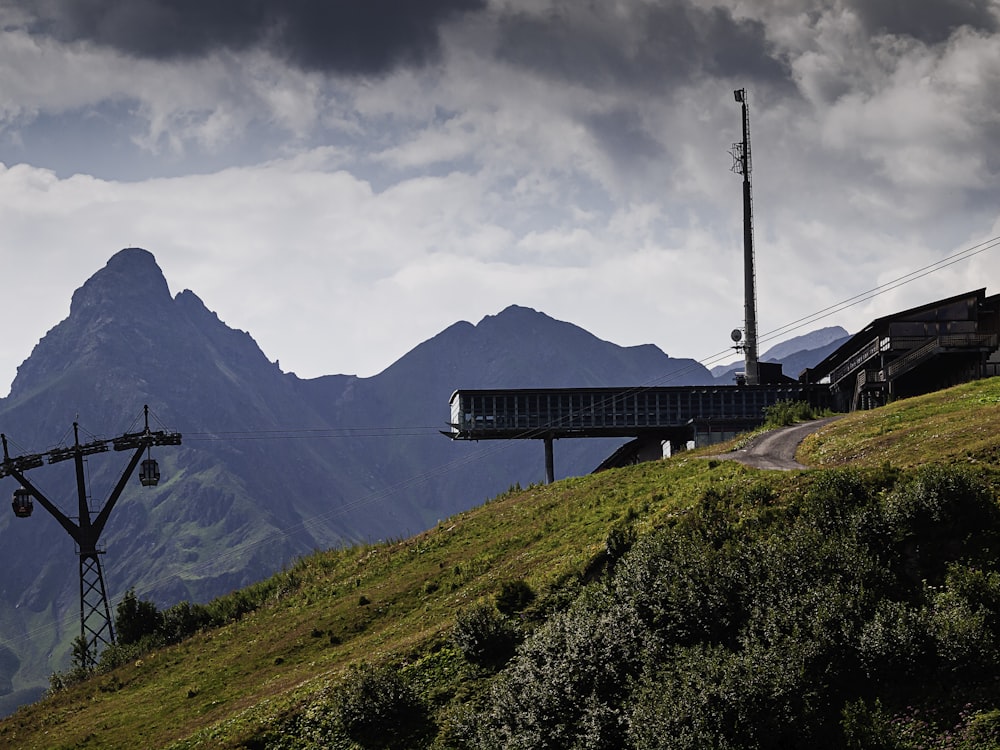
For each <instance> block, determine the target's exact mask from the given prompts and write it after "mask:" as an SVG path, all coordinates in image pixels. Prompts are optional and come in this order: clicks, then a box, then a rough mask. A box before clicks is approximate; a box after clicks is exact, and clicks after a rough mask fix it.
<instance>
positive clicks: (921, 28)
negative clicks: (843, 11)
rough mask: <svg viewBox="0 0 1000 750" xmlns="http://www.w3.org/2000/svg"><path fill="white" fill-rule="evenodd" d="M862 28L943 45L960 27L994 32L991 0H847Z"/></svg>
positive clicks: (995, 28) (995, 18)
mask: <svg viewBox="0 0 1000 750" xmlns="http://www.w3.org/2000/svg"><path fill="white" fill-rule="evenodd" d="M848 5H849V6H850V7H851V8H852V9H853V10H854V11H855V12H856V13H857V14H858V16H859V17H860V18H861V19H862V21H863V22H864V23H865V25H866V27H867V28H868V29H869V30H870V31H871V32H872V33H877V34H901V35H907V36H912V37H914V38H916V39H919V40H920V41H922V42H927V43H928V44H936V43H938V42H943V41H945V40H946V39H948V37H949V36H951V34H952V32H953V31H954V30H955V29H957V28H959V27H960V26H969V27H971V28H973V29H977V30H979V31H988V32H995V31H996V30H997V26H998V20H997V17H996V15H994V14H993V13H992V12H990V7H991V6H992V5H995V2H994V0H933V1H932V2H914V0H848Z"/></svg>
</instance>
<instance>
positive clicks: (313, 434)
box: [0, 236, 1000, 644]
mask: <svg viewBox="0 0 1000 750" xmlns="http://www.w3.org/2000/svg"><path fill="white" fill-rule="evenodd" d="M997 246H1000V236H998V237H993V238H990V239H989V240H985V241H983V242H981V243H979V244H977V245H974V246H972V247H970V248H967V249H965V250H962V251H959V252H957V253H953V254H951V255H949V256H946V257H945V258H942V259H941V260H939V261H937V262H935V263H931V264H929V265H927V266H924V267H922V268H919V269H916V270H914V271H911V272H909V273H906V274H903V275H902V276H899V277H897V278H895V279H893V280H891V281H888V282H885V283H884V284H880V285H879V286H876V287H873V288H872V289H869V290H867V291H864V292H861V293H859V294H856V295H854V296H852V297H849V298H847V299H846V300H842V301H841V302H838V303H836V304H834V305H830V306H828V307H826V308H823V309H822V310H818V311H816V312H814V313H812V314H810V315H806V316H803V317H802V318H798V319H797V320H794V321H791V322H790V323H786V324H785V325H782V326H779V327H778V328H775V329H773V330H771V331H768V332H767V333H766V334H764V335H762V336H761V337H760V338H759V341H761V342H764V341H769V340H772V339H773V338H776V337H778V336H780V335H783V334H785V333H789V332H792V331H795V330H798V329H800V328H803V327H805V326H807V325H811V324H812V323H815V322H816V321H818V320H822V319H824V318H827V317H830V316H832V315H835V314H836V313H839V312H843V311H844V310H847V309H849V308H851V307H853V306H855V305H858V304H861V303H863V302H867V301H869V300H871V299H873V298H875V297H877V296H880V295H881V294H885V293H886V292H889V291H892V290H895V289H898V288H899V287H901V286H904V285H906V284H909V283H911V282H913V281H916V280H918V279H921V278H924V277H926V276H928V275H930V274H932V273H936V272H938V271H940V270H942V269H944V268H947V267H949V266H951V265H954V264H956V263H960V262H962V261H965V260H968V259H970V258H972V257H974V256H976V255H979V254H980V253H983V252H986V251H987V250H991V249H994V248H996V247H997ZM729 357H732V352H731V351H730V349H729V348H727V349H724V350H721V351H719V352H716V353H714V354H710V355H708V356H706V357H702V358H701V359H699V360H696V361H694V362H692V364H690V365H687V366H685V367H682V368H679V369H677V370H672V371H671V372H670V373H668V374H665V375H664V376H661V377H659V378H655V379H653V380H651V381H649V382H647V383H646V384H643V385H642V386H639V387H637V388H635V389H634V390H636V391H640V390H642V389H644V388H649V387H654V386H656V385H659V384H662V383H666V382H671V381H675V380H677V379H678V378H680V377H681V376H683V375H684V374H686V373H688V372H691V371H694V370H696V369H697V367H698V366H700V367H708V366H709V365H711V364H714V363H716V362H718V361H721V360H724V359H728V358H729ZM431 430H434V431H437V430H436V428H433V427H419V428H418V427H353V428H293V429H271V430H247V431H238V430H231V431H222V432H194V433H188V434H187V435H186V436H185V437H186V439H188V440H195V441H198V440H203V441H213V440H217V441H221V440H267V439H270V440H274V439H308V438H344V437H347V438H355V437H388V436H395V437H404V436H405V437H415V436H424V435H426V434H428V432H429V431H431ZM64 439H65V438H64ZM512 444H513V441H509V440H508V441H499V442H496V443H493V444H492V445H491V446H490V447H489V448H486V447H483V448H480V449H479V450H478V451H475V452H471V453H468V454H466V455H465V456H463V457H461V458H457V459H454V460H452V461H450V462H448V463H445V464H442V465H440V466H438V467H434V468H432V469H429V470H427V471H425V472H422V473H420V474H417V475H415V476H413V477H409V478H407V479H404V480H401V481H399V482H396V483H395V484H393V485H390V486H388V487H384V488H382V489H380V490H374V491H372V492H371V493H369V494H367V495H362V496H360V497H358V498H356V499H354V500H352V501H348V502H346V503H343V504H341V505H338V506H337V507H335V508H331V509H330V510H329V511H326V512H323V513H319V514H315V515H313V516H310V517H309V518H305V519H302V520H301V521H299V522H298V523H297V524H293V525H291V526H286V527H283V528H280V529H275V530H274V531H272V532H271V533H269V534H267V535H265V536H263V537H261V538H260V539H257V540H254V541H251V542H248V543H246V544H243V545H240V546H238V547H233V548H230V549H228V550H226V551H224V552H217V553H215V554H214V555H212V556H211V557H210V558H209V559H207V560H203V561H199V562H198V563H188V564H185V565H183V566H181V567H180V568H179V569H176V570H174V571H171V573H170V574H168V575H166V576H163V577H161V578H158V579H153V580H147V581H146V582H145V583H146V585H147V586H148V587H150V588H151V589H155V588H156V587H157V586H158V585H160V584H162V583H166V582H168V581H170V580H173V579H176V578H179V577H180V576H181V575H182V574H184V573H187V574H191V573H197V572H199V571H201V570H207V569H211V568H217V567H218V565H219V563H220V562H225V561H226V560H227V559H229V558H231V557H235V556H237V555H245V554H247V553H248V551H250V550H252V549H253V548H256V547H259V546H261V545H264V544H273V543H274V542H275V541H277V540H279V539H284V538H289V537H291V536H292V535H293V534H295V533H296V532H298V531H299V530H306V531H308V530H310V529H312V528H315V527H316V526H318V525H319V524H320V523H322V522H323V521H326V520H329V519H331V518H334V517H336V516H338V515H342V514H346V513H348V512H351V511H354V510H357V509H359V508H361V507H364V506H366V505H369V504H371V503H374V502H379V501H381V500H384V499H385V498H387V497H391V496H392V495H394V494H396V493H397V492H400V491H402V490H404V489H406V488H409V487H412V486H416V485H419V484H422V483H424V482H427V481H430V480H431V479H434V478H436V477H438V476H442V475H445V474H448V473H451V472H452V471H454V470H456V469H458V468H460V467H462V466H465V465H467V464H470V463H473V462H477V461H480V460H482V459H484V458H486V457H489V456H491V455H493V454H496V453H498V452H500V451H503V450H507V449H508V448H509V447H510V446H511V445H512ZM345 541H347V540H345ZM56 626H57V623H48V624H45V625H40V626H38V627H36V628H33V629H31V630H28V631H25V632H24V633H22V634H20V636H18V637H15V638H6V639H3V640H0V644H12V643H16V642H19V641H22V640H27V639H29V638H30V637H32V636H35V635H39V634H41V633H44V632H46V631H49V630H51V629H52V628H54V627H56Z"/></svg>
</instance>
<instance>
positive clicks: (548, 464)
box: [545, 437, 556, 484]
mask: <svg viewBox="0 0 1000 750" xmlns="http://www.w3.org/2000/svg"><path fill="white" fill-rule="evenodd" d="M554 481H556V472H555V460H554V459H553V455H552V438H550V437H547V438H545V484H552V483H553V482H554Z"/></svg>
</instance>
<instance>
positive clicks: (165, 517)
mask: <svg viewBox="0 0 1000 750" xmlns="http://www.w3.org/2000/svg"><path fill="white" fill-rule="evenodd" d="M665 382H669V383H670V384H695V383H711V382H713V379H712V377H711V374H710V373H709V372H708V371H707V370H706V369H705V368H704V367H702V366H701V365H699V364H698V363H697V362H694V361H693V360H686V359H674V358H671V357H669V356H667V355H666V354H665V353H663V352H662V351H660V350H659V349H657V348H656V347H653V346H637V347H620V346H617V345H615V344H612V343H610V342H607V341H602V340H600V339H598V338H596V337H594V336H593V335H591V334H589V333H587V332H586V331H584V330H582V329H580V328H578V327H576V326H574V325H571V324H569V323H564V322H561V321H557V320H554V319H552V318H550V317H548V316H547V315H544V314H543V313H540V312H536V311H534V310H530V309H527V308H523V307H516V306H514V307H509V308H507V309H506V310H503V311H502V312H500V313H499V314H497V315H494V316H489V317H487V318H484V319H483V320H482V321H481V322H479V323H478V324H477V325H472V324H470V323H466V322H460V323H456V324H454V325H452V326H450V327H449V328H447V329H446V330H444V331H442V332H441V333H440V334H438V335H437V336H435V337H433V338H432V339H430V340H428V341H426V342H424V343H422V344H420V345H419V346H417V347H416V348H414V349H413V350H412V351H411V352H409V353H408V354H406V355H405V356H404V357H402V358H401V359H400V360H398V361H397V362H395V363H394V364H393V365H392V366H390V367H389V368H387V369H386V370H385V371H384V372H382V373H380V374H378V375H376V376H374V377H371V378H358V377H355V376H351V375H330V376H325V377H321V378H315V379H301V378H298V377H296V376H295V375H293V374H288V373H284V372H282V371H281V370H280V368H279V367H278V365H277V364H276V363H274V362H271V361H269V360H268V359H267V357H266V356H265V355H264V354H263V352H261V350H260V348H259V347H258V346H257V344H256V343H255V342H254V340H253V339H252V337H251V336H250V335H249V334H248V333H246V332H244V331H239V330H234V329H232V328H230V327H228V326H227V325H226V324H225V323H223V322H222V321H220V320H219V318H218V316H217V315H215V314H214V313H213V312H212V311H211V310H210V309H209V308H208V307H207V306H206V305H205V304H204V303H203V302H202V301H201V300H200V299H199V298H198V297H197V295H195V294H194V292H192V291H190V290H184V291H182V292H180V293H179V294H177V295H175V296H171V293H170V291H169V288H168V285H167V282H166V280H165V279H164V277H163V274H162V272H161V270H160V269H159V267H158V266H157V264H156V260H155V258H154V257H153V255H152V254H151V253H149V252H147V251H145V250H142V249H139V248H128V249H125V250H122V251H121V252H119V253H117V254H116V255H114V256H113V257H112V258H111V259H110V260H109V261H108V263H107V265H106V266H105V267H104V268H103V269H101V270H99V271H98V272H97V273H96V274H94V275H93V276H92V277H91V278H90V279H88V280H87V281H86V283H84V284H83V286H82V287H81V288H80V289H78V290H77V291H76V293H74V295H73V299H72V304H71V306H70V313H69V316H68V317H67V318H66V319H65V320H63V321H62V322H61V323H59V324H58V325H56V326H55V327H54V328H53V329H52V330H51V331H49V332H48V333H47V334H46V335H45V337H44V338H43V339H42V340H41V341H40V342H39V343H38V344H37V345H36V346H35V348H34V350H33V351H32V352H31V356H30V357H29V358H28V359H27V360H26V361H25V362H24V363H23V364H22V365H21V367H20V368H18V371H17V377H16V378H15V380H14V382H13V384H12V387H11V392H10V395H9V396H8V397H7V398H5V399H2V400H0V429H2V431H3V433H4V434H5V435H6V436H7V437H8V439H9V441H10V445H11V455H23V454H27V453H34V452H44V451H46V450H48V449H49V448H51V447H53V445H66V444H72V438H71V437H68V436H72V434H73V432H72V424H73V423H74V422H77V423H79V426H80V433H81V436H82V437H81V442H86V440H90V439H92V436H97V437H101V438H110V437H113V436H116V435H119V434H121V433H123V432H127V431H134V430H136V429H141V424H138V423H137V419H138V418H139V415H141V413H142V407H143V405H144V404H148V405H149V408H150V413H151V414H152V415H153V418H154V420H155V422H156V424H155V425H151V427H152V428H153V429H160V428H165V429H169V430H176V431H178V432H180V433H181V434H182V435H183V444H182V445H181V446H179V447H162V448H156V449H154V450H153V455H154V457H155V458H156V459H157V460H158V461H159V464H160V469H161V474H162V476H163V480H162V481H161V484H160V486H158V487H155V488H140V487H139V486H138V482H135V483H134V484H132V485H129V488H128V489H127V490H126V491H125V492H124V494H123V495H122V497H121V500H120V501H119V503H118V505H117V506H116V508H115V511H114V513H113V514H112V516H111V519H110V521H109V523H108V525H107V527H106V529H105V533H104V536H103V537H102V544H103V546H104V547H105V548H106V550H107V554H106V555H105V557H104V560H103V565H104V572H105V579H106V582H107V586H108V589H109V596H110V597H111V598H112V600H117V599H118V598H120V597H121V596H122V594H123V593H124V592H125V591H126V590H127V589H129V588H134V589H135V590H136V592H137V593H138V594H139V595H140V596H142V597H145V598H149V599H152V600H154V601H155V602H157V603H158V604H160V605H161V606H167V605H170V604H173V603H175V602H177V601H181V600H185V599H186V600H191V601H206V600H208V599H210V598H212V597H215V596H217V595H219V594H222V593H226V592H228V591H230V590H233V589H235V588H237V587H241V586H245V585H247V584H249V583H251V582H253V581H256V580H259V579H261V578H263V577H265V576H267V575H269V574H271V573H273V572H274V571H276V570H279V569H281V568H282V567H283V566H285V565H287V564H288V563H289V562H290V561H291V560H293V559H294V558H296V557H298V556H300V555H302V554H304V553H307V552H310V551H312V550H315V549H324V548H329V547H335V546H339V545H343V544H346V543H351V542H357V541H366V540H374V539H381V538H398V537H400V536H402V535H406V534H410V533H416V532H418V531H421V530H423V529H426V528H428V527H430V526H433V525H434V524H435V523H436V522H437V520H439V519H441V518H445V517H447V516H450V515H453V514H454V513H456V512H458V511H460V510H463V509H465V508H467V507H469V506H470V505H471V504H476V503H479V502H481V501H483V500H485V499H487V498H490V497H493V496H495V495H497V494H499V493H500V492H502V491H504V490H505V489H507V488H508V487H510V486H511V485H513V484H515V483H519V484H522V485H527V484H530V483H532V482H537V481H539V480H541V479H542V477H543V476H544V457H543V451H542V447H541V445H540V444H539V443H535V442H534V441H511V442H504V443H486V444H479V443H474V444H467V443H455V442H452V441H449V440H448V439H446V438H445V437H443V436H441V435H440V434H439V432H438V430H439V429H441V428H444V427H445V425H446V422H447V420H448V399H449V396H450V394H451V393H452V391H454V390H455V389H456V388H481V387H491V386H505V387H551V386H566V385H580V386H603V385H608V386H610V385H631V384H635V385H644V384H654V383H656V384H662V383H665ZM620 442H621V441H585V440H579V441H562V443H565V444H562V443H561V444H560V445H559V446H558V447H557V449H556V470H557V475H558V476H568V475H575V474H583V473H587V472H589V471H590V470H592V469H593V468H594V467H596V466H597V465H598V464H599V463H600V461H601V460H602V459H603V458H604V457H606V456H607V455H608V454H609V453H610V452H611V451H612V450H613V449H614V448H615V447H616V446H617V445H619V444H620ZM124 460H125V456H124V455H122V454H118V453H110V454H105V455H95V456H91V457H88V459H87V477H88V480H89V487H90V491H91V494H92V500H91V503H92V507H95V508H96V507H98V506H101V505H102V504H103V501H104V499H105V498H106V497H107V496H108V494H109V493H110V491H111V488H112V487H113V486H114V483H115V482H116V480H117V478H118V476H119V474H120V471H121V469H122V466H123V464H124ZM71 465H72V464H71V462H66V463H63V464H59V465H56V466H48V465H46V466H44V467H39V468H36V469H33V470H32V471H31V479H32V481H33V482H37V483H38V484H39V486H40V488H42V489H43V491H44V492H45V493H46V495H47V496H49V497H51V498H53V499H56V498H59V499H60V500H61V503H62V507H64V509H65V510H66V512H67V514H68V515H73V513H70V512H69V510H68V509H69V508H75V502H76V498H75V492H76V491H75V486H76V485H75V478H74V475H73V471H72V469H71V468H70V467H71ZM16 486H17V484H16V482H15V481H14V480H13V479H12V478H10V477H8V478H6V479H4V480H2V481H0V490H3V491H7V492H12V491H13V489H15V488H16ZM0 538H2V539H3V544H2V545H0V565H3V566H4V570H6V571H8V575H7V576H5V578H4V580H3V583H2V584H0V695H2V694H3V693H6V694H7V698H6V699H5V700H6V703H7V705H13V704H16V703H17V702H19V701H22V700H24V699H30V698H32V697H34V696H36V695H37V694H38V692H39V690H40V689H41V688H42V687H43V686H44V685H45V684H46V678H47V676H48V675H49V674H50V673H51V672H52V671H53V670H60V669H64V668H65V667H66V664H67V658H68V656H67V655H68V643H69V641H70V640H71V639H72V637H73V636H74V635H75V634H76V633H77V632H78V628H79V619H78V616H79V609H78V607H79V590H78V581H79V578H78V569H77V564H76V560H75V554H74V551H73V546H72V541H71V540H70V538H69V537H68V535H67V534H66V533H65V531H64V530H63V529H62V528H61V527H60V526H59V525H58V524H57V523H56V521H55V520H54V519H53V518H52V517H51V516H49V515H48V514H47V513H45V512H44V510H43V509H41V508H36V511H35V514H34V515H33V516H32V517H31V518H30V519H16V518H14V517H13V516H12V514H7V513H4V514H0Z"/></svg>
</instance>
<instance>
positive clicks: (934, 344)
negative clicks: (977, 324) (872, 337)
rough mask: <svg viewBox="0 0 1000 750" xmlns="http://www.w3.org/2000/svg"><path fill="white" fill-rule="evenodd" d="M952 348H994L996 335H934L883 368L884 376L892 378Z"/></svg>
mask: <svg viewBox="0 0 1000 750" xmlns="http://www.w3.org/2000/svg"><path fill="white" fill-rule="evenodd" d="M945 348H954V349H996V348H997V335H996V334H995V333H952V334H946V335H944V336H935V337H934V338H932V339H928V340H926V341H925V343H924V344H922V345H921V346H919V347H917V348H916V349H913V350H912V351H910V352H908V353H907V354H904V355H903V356H902V357H900V358H899V359H897V360H895V361H894V362H890V363H889V364H888V365H886V368H885V377H886V378H887V379H888V380H893V379H895V378H897V377H899V376H900V375H902V374H903V373H905V372H908V371H909V370H912V369H913V368H914V367H916V366H917V365H918V364H920V363H921V362H923V361H924V360H926V359H928V358H930V357H932V356H934V355H935V354H936V353H937V352H938V350H940V349H945Z"/></svg>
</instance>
